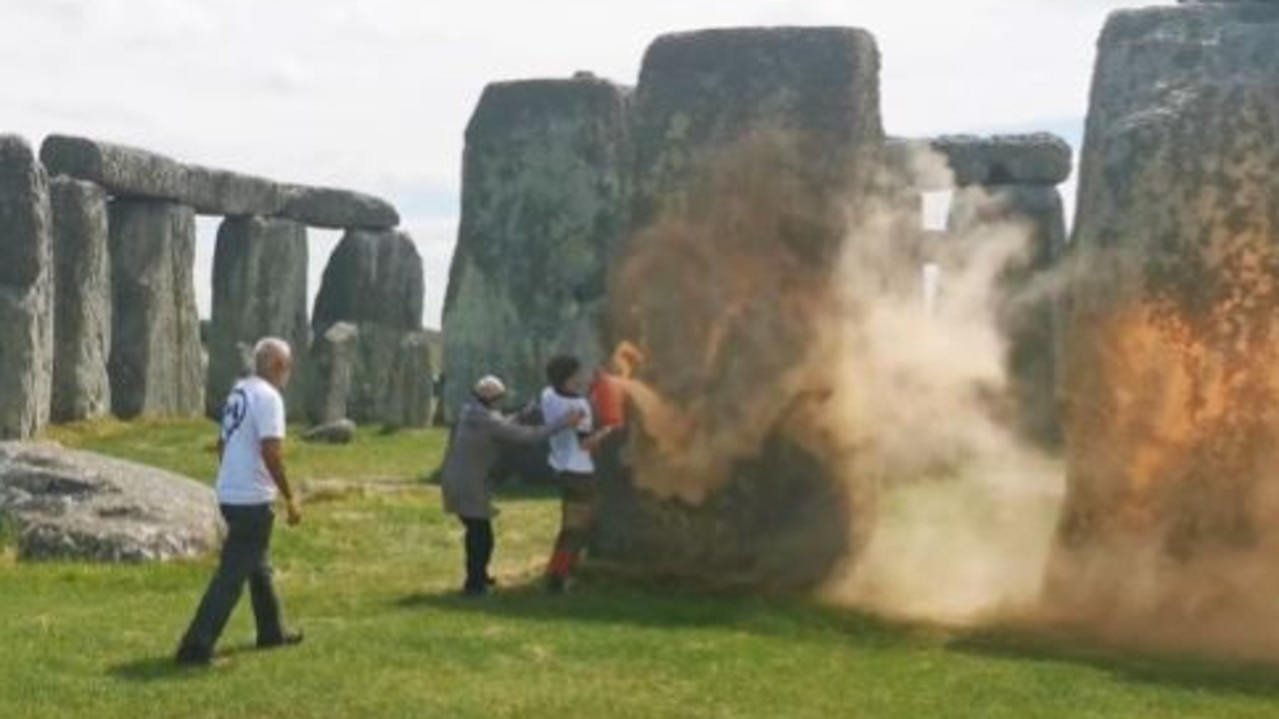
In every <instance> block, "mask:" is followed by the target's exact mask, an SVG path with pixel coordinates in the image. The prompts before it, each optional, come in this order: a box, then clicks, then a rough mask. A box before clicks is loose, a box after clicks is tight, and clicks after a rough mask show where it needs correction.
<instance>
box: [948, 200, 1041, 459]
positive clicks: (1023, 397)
mask: <svg viewBox="0 0 1279 719" xmlns="http://www.w3.org/2000/svg"><path fill="white" fill-rule="evenodd" d="M947 229H948V232H949V234H950V238H951V243H952V244H954V243H956V242H958V243H972V242H987V241H1005V240H1008V239H1010V238H1019V239H1021V238H1024V240H1025V246H1024V248H1023V250H1022V252H1021V253H1018V254H1017V255H1015V256H1014V257H1012V258H1010V260H1009V262H1008V263H1007V264H1006V265H1005V266H1004V267H1003V269H1002V272H1001V275H1000V277H999V278H998V286H997V288H996V297H995V299H996V301H997V302H998V307H997V308H996V312H997V319H998V322H999V325H1000V329H1001V331H1002V332H1003V335H1004V337H1006V338H1007V341H1008V345H1007V350H1006V356H1005V362H1006V365H1007V367H1008V376H1009V389H1010V393H1011V397H1010V399H1011V401H1012V407H1011V411H1012V413H1013V416H1012V417H1010V420H1011V421H1012V422H1014V423H1015V425H1016V426H1017V427H1018V429H1019V430H1020V431H1021V433H1022V435H1023V436H1025V437H1026V438H1027V439H1029V440H1031V441H1033V442H1035V443H1037V444H1039V445H1040V446H1043V447H1045V448H1054V447H1057V446H1059V445H1060V441H1061V423H1060V417H1059V414H1060V413H1059V407H1058V396H1057V395H1058V391H1057V364H1058V359H1059V358H1058V354H1059V352H1060V347H1059V344H1060V342H1059V332H1058V327H1057V325H1058V317H1057V314H1058V302H1057V301H1056V298H1055V297H1054V294H1053V293H1052V292H1051V291H1050V287H1049V282H1050V281H1051V272H1052V271H1053V270H1054V269H1055V268H1056V267H1057V263H1058V261H1059V260H1060V259H1061V257H1062V256H1063V255H1064V254H1065V251H1066V218H1065V213H1064V210H1063V209H1062V201H1061V193H1059V192H1058V191H1057V188H1055V187H1051V186H1045V185H1004V186H999V187H990V188H981V187H971V188H967V189H962V190H958V191H956V193H955V196H954V198H953V200H952V202H951V209H950V216H949V218H948V221H947Z"/></svg>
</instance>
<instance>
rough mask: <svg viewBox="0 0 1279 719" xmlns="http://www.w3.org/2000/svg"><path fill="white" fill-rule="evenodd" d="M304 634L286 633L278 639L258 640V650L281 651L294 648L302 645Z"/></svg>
mask: <svg viewBox="0 0 1279 719" xmlns="http://www.w3.org/2000/svg"><path fill="white" fill-rule="evenodd" d="M302 639H303V636H302V632H292V633H286V634H285V635H284V636H282V637H280V638H278V639H269V640H266V641H263V640H261V639H259V640H258V649H279V648H281V647H293V646H297V645H298V644H301V643H302Z"/></svg>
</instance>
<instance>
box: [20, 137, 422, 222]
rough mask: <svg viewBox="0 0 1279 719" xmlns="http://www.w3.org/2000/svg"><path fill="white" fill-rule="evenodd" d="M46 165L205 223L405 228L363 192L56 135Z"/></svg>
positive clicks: (385, 205)
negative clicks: (259, 219) (275, 221)
mask: <svg viewBox="0 0 1279 719" xmlns="http://www.w3.org/2000/svg"><path fill="white" fill-rule="evenodd" d="M40 159H41V161H42V162H43V163H44V165H45V167H46V168H48V170H49V172H50V173H51V174H54V175H67V176H68V177H75V178H77V179H81V180H88V181H90V182H94V183H97V184H98V185H101V186H102V187H103V188H105V189H106V190H107V191H108V192H110V193H111V194H112V195H114V196H116V197H122V198H133V199H149V200H171V201H173V202H180V203H182V204H184V205H190V206H191V207H193V208H195V211H196V212H198V213H200V214H202V215H224V216H229V217H239V216H247V215H259V216H263V217H273V216H281V217H286V218H289V219H292V220H296V221H298V222H301V223H303V224H306V225H312V226H315V227H329V228H335V229H348V228H362V229H373V230H382V229H390V228H393V227H395V226H397V225H399V224H400V215H399V213H398V212H396V210H395V207H394V206H392V205H391V204H390V203H389V202H387V201H385V200H383V199H380V198H377V197H373V196H372V195H366V194H363V193H359V192H351V191H348V190H339V189H333V188H327V187H308V186H305V185H283V184H279V183H276V182H274V181H272V180H269V179H267V178H264V177H257V176H254V175H246V174H242V173H238V172H231V171H229V170H222V169H218V168H212V167H203V166H200V165H188V164H184V163H182V162H179V161H177V160H175V159H173V158H171V157H169V156H167V155H162V154H160V153H157V152H151V151H149V150H143V149H140V148H136V147H129V146H128V145H120V144H117V143H112V142H102V141H100V140H93V139H89V138H85V137H73V136H70V135H50V136H49V137H47V138H45V141H44V144H43V145H42V146H41V148H40Z"/></svg>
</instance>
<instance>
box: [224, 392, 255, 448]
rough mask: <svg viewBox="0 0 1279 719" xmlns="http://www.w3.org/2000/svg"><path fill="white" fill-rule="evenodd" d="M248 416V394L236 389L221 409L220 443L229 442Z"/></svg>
mask: <svg viewBox="0 0 1279 719" xmlns="http://www.w3.org/2000/svg"><path fill="white" fill-rule="evenodd" d="M248 415H249V394H248V393H247V392H245V391H244V390H243V389H241V388H239V387H236V388H235V389H234V390H232V391H231V396H230V397H228V398H227V401H226V407H224V408H223V409H222V441H223V442H224V443H225V442H229V441H231V438H232V437H234V436H235V433H236V431H238V430H239V429H240V426H241V425H243V424H244V418H245V417H247V416H248Z"/></svg>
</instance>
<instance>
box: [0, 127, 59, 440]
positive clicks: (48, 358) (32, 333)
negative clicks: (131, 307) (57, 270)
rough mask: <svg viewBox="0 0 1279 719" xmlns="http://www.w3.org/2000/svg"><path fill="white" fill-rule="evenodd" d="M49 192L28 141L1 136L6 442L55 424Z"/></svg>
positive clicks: (1, 424) (1, 404)
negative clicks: (52, 412)
mask: <svg viewBox="0 0 1279 719" xmlns="http://www.w3.org/2000/svg"><path fill="white" fill-rule="evenodd" d="M51 224H52V221H51V218H50V210H49V186H48V180H47V178H46V176H45V171H44V168H43V167H41V166H40V163H39V162H37V161H36V158H35V153H34V152H33V151H32V150H31V146H30V145H28V144H27V141H26V140H24V139H22V138H20V137H16V136H13V135H0V439H27V438H29V437H31V436H32V435H34V434H36V433H37V432H39V431H40V429H41V428H42V427H43V426H44V425H45V423H46V422H47V421H48V419H49V400H50V394H51V388H52V377H53V237H52V230H51Z"/></svg>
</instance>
